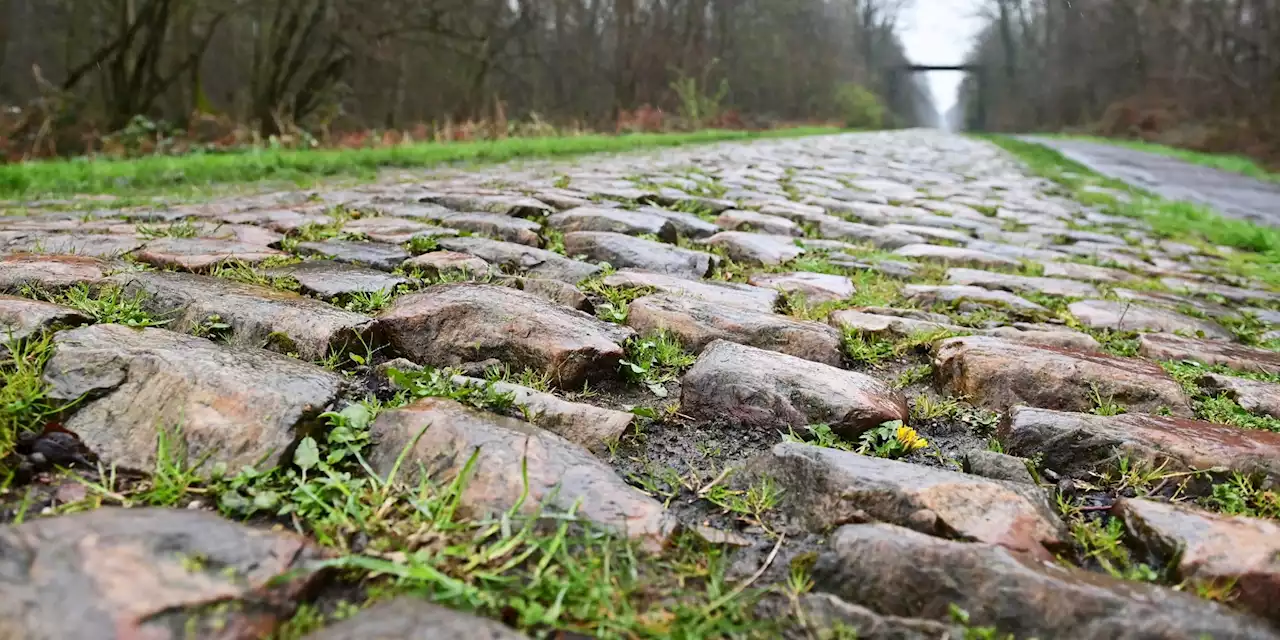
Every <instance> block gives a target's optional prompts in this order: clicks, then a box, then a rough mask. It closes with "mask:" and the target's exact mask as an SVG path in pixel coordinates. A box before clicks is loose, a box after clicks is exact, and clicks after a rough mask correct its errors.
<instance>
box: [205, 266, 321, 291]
mask: <svg viewBox="0 0 1280 640" xmlns="http://www.w3.org/2000/svg"><path fill="white" fill-rule="evenodd" d="M298 262H301V260H299V259H297V258H285V259H283V260H275V261H269V262H264V263H262V264H261V265H259V266H262V267H265V268H270V267H277V266H284V265H289V264H297V263H298ZM209 275H211V276H213V277H215V278H223V279H225V280H232V281H235V282H242V283H244V284H253V285H258V286H260V287H270V288H272V289H279V290H281V291H291V292H293V293H297V292H298V291H301V290H302V283H300V282H298V279H297V278H295V277H293V276H271V275H267V274H264V273H262V272H261V271H258V270H257V269H255V268H254V267H253V266H252V265H249V264H246V263H244V262H239V261H234V260H233V261H230V262H223V263H221V264H219V265H217V266H215V267H214V268H213V271H211V272H209Z"/></svg>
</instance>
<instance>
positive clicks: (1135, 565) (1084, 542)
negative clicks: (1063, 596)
mask: <svg viewBox="0 0 1280 640" xmlns="http://www.w3.org/2000/svg"><path fill="white" fill-rule="evenodd" d="M1068 520H1069V521H1070V523H1071V537H1072V539H1073V540H1074V541H1075V543H1076V545H1077V546H1078V547H1079V548H1080V553H1081V558H1082V560H1083V562H1084V563H1085V564H1086V565H1088V564H1091V563H1092V564H1096V565H1097V566H1098V567H1099V568H1101V569H1102V570H1103V571H1105V572H1107V573H1108V574H1110V575H1111V577H1113V578H1118V579H1120V580H1133V581H1137V582H1160V581H1161V580H1162V578H1163V576H1161V575H1160V573H1159V572H1158V571H1156V570H1155V569H1152V568H1151V567H1150V566H1149V565H1147V564H1145V563H1140V562H1136V561H1135V560H1134V559H1133V556H1132V555H1130V553H1129V549H1128V548H1127V547H1125V545H1124V536H1125V531H1124V523H1123V522H1121V520H1120V519H1119V518H1106V519H1101V518H1099V519H1087V518H1083V517H1080V516H1079V515H1076V516H1074V517H1071V516H1069V517H1068Z"/></svg>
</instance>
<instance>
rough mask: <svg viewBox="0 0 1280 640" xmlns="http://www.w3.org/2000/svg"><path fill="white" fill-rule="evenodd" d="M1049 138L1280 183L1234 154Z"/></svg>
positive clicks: (1139, 142)
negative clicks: (1149, 155) (1135, 151)
mask: <svg viewBox="0 0 1280 640" xmlns="http://www.w3.org/2000/svg"><path fill="white" fill-rule="evenodd" d="M1045 137H1047V138H1058V139H1061V140H1079V141H1082V142H1096V143H1100V144H1109V145H1114V146H1117V147H1126V148H1129V149H1134V150H1137V151H1145V152H1147V153H1154V154H1157V155H1162V156H1167V157H1170V158H1177V159H1178V160H1182V161H1183V162H1189V163H1191V164H1198V165H1200V166H1204V167H1212V168H1214V169H1221V170H1222V171H1230V172H1232V173H1239V174H1242V175H1246V176H1249V177H1250V178H1257V179H1259V180H1273V181H1277V182H1280V173H1274V172H1271V171H1268V170H1267V169H1265V168H1263V167H1261V166H1259V165H1258V163H1257V162H1255V161H1254V160H1253V159H1252V158H1248V157H1245V156H1239V155H1233V154H1221V153H1204V152H1201V151H1191V150H1190V149H1179V148H1177V147H1170V146H1167V145H1163V144H1156V143H1154V142H1145V141H1142V140H1127V139H1124V138H1102V137H1099V136H1075V135H1065V134H1050V135H1046V136H1045Z"/></svg>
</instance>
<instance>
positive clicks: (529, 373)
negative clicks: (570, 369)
mask: <svg viewBox="0 0 1280 640" xmlns="http://www.w3.org/2000/svg"><path fill="white" fill-rule="evenodd" d="M484 377H485V380H488V381H489V382H506V383H509V384H517V385H520V386H522V387H528V388H530V389H533V390H535V391H542V392H544V393H545V392H548V391H550V390H551V373H549V372H546V371H537V370H535V369H530V368H528V367H526V368H524V369H521V370H520V371H512V370H511V366H510V365H507V364H505V363H503V364H498V365H494V366H491V367H489V368H487V369H485V370H484ZM586 384H587V383H586V382H585V381H584V382H583V387H582V390H583V393H586V392H587V391H588V388H587V386H586Z"/></svg>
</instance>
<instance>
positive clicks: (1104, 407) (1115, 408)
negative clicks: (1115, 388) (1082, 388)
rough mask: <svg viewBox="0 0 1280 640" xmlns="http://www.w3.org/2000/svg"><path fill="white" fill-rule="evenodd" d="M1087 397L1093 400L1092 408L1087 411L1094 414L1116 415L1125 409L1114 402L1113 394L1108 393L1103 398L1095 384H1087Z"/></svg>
mask: <svg viewBox="0 0 1280 640" xmlns="http://www.w3.org/2000/svg"><path fill="white" fill-rule="evenodd" d="M1089 399H1090V400H1092V401H1093V409H1091V410H1090V411H1089V413H1092V414H1094V415H1099V416H1118V415H1120V414H1122V413H1125V412H1126V411H1127V410H1126V409H1125V408H1124V406H1122V405H1120V404H1117V403H1116V402H1115V396H1114V395H1108V396H1107V397H1106V398H1103V397H1102V391H1101V390H1100V389H1099V388H1098V385H1096V384H1090V385H1089Z"/></svg>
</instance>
